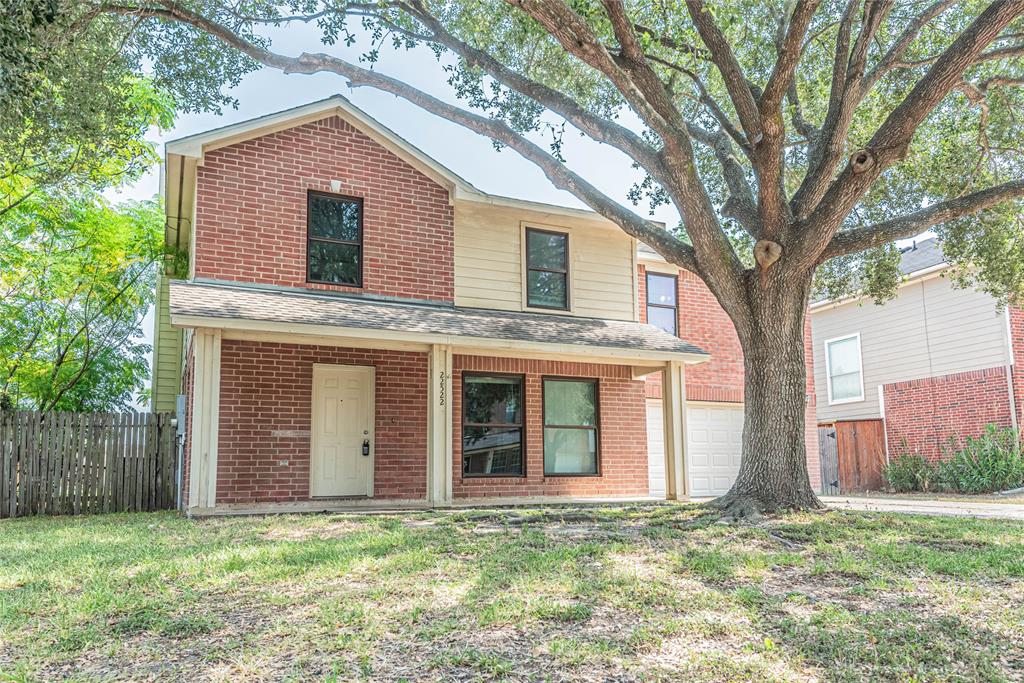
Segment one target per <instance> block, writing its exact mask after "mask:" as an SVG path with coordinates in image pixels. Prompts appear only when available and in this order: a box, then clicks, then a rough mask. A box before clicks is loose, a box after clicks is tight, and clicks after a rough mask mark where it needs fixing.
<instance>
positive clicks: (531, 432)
mask: <svg viewBox="0 0 1024 683" xmlns="http://www.w3.org/2000/svg"><path fill="white" fill-rule="evenodd" d="M464 370H472V371H489V372H502V373H516V374H524V375H526V382H525V388H526V451H527V452H526V476H525V477H507V478H506V477H500V478H499V477H488V478H463V476H462V423H461V415H462V372H463V371H464ZM453 375H454V376H453V379H452V395H453V401H452V416H453V423H454V424H453V431H452V434H453V439H452V442H453V451H454V453H453V456H454V457H453V458H452V482H453V493H454V495H455V497H456V498H470V497H477V496H630V495H646V494H647V414H646V408H645V403H644V383H643V382H641V381H634V380H633V379H632V373H631V370H630V368H629V367H626V366H619V365H601V364H589V363H565V362H558V361H542V360H519V359H514V358H491V357H484V356H461V355H456V356H455V358H454V368H453ZM544 375H558V376H569V377H588V378H597V379H598V381H599V384H598V392H599V397H600V398H599V400H600V408H601V411H600V415H599V425H598V427H599V430H600V431H599V437H598V438H599V448H600V452H599V469H600V473H601V474H600V476H587V477H545V476H544V448H543V444H544V437H543V426H542V425H543V416H542V414H541V394H542V388H541V377H542V376H544Z"/></svg>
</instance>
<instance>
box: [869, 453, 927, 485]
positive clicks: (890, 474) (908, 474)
mask: <svg viewBox="0 0 1024 683" xmlns="http://www.w3.org/2000/svg"><path fill="white" fill-rule="evenodd" d="M882 477H884V478H885V481H886V483H887V484H889V488H891V489H892V490H893V491H896V492H897V493H907V492H908V491H929V490H931V488H932V485H933V483H934V482H935V466H934V465H932V464H931V463H930V462H928V461H927V460H925V459H924V458H923V457H921V456H920V455H901V456H898V457H896V458H894V459H893V460H891V461H890V462H889V464H888V465H886V466H885V467H883V468H882Z"/></svg>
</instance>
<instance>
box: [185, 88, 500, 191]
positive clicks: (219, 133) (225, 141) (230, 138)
mask: <svg viewBox="0 0 1024 683" xmlns="http://www.w3.org/2000/svg"><path fill="white" fill-rule="evenodd" d="M330 116H339V117H341V118H342V119H344V120H345V121H347V122H348V123H350V124H351V125H352V126H353V127H355V128H357V129H358V130H359V131H361V132H362V133H364V134H365V135H367V136H368V137H370V138H371V139H372V140H373V141H374V142H376V143H377V144H379V145H381V146H382V147H384V148H385V149H387V150H388V151H390V152H392V153H393V154H395V155H396V156H398V157H399V158H400V159H402V160H403V161H405V162H406V163H408V164H409V165H410V166H412V167H414V168H415V169H417V170H418V171H420V172H422V173H423V174H424V175H426V176H427V177H429V178H431V179H432V180H434V181H435V182H437V183H438V184H440V185H442V186H444V187H447V188H448V189H449V190H451V191H459V192H461V193H465V194H468V195H475V194H483V193H481V192H480V190H478V189H476V188H475V187H473V185H472V183H470V182H469V181H468V180H466V179H465V178H463V177H461V176H460V175H458V174H457V173H455V172H454V171H452V170H451V169H450V168H448V167H446V166H443V165H442V164H440V163H438V162H437V161H436V160H434V159H433V158H431V157H430V156H428V155H427V154H426V153H424V152H423V151H422V150H420V149H419V148H417V147H415V146H414V145H413V144H412V143H410V142H409V141H407V140H405V139H403V138H402V137H401V136H399V135H398V134H397V133H395V132H394V131H392V130H391V129H390V128H388V127H387V126H385V125H383V124H382V123H380V122H378V121H377V120H376V119H374V118H373V117H371V116H370V115H369V114H367V113H366V112H364V111H363V110H362V109H360V108H359V107H357V106H355V105H354V104H352V102H351V101H349V99H348V98H347V97H344V96H342V95H332V96H331V97H327V98H325V99H322V100H317V101H315V102H310V103H308V104H303V105H300V106H297V107H292V108H291V109H284V110H282V111H278V112H274V113H272V114H266V115H264V116H257V117H256V118H254V119H248V120H246V121H240V122H238V123H232V124H230V125H227V126H221V127H220V128H214V129H212V130H208V131H204V132H202V133H196V134H194V135H189V136H186V137H183V138H178V139H176V140H171V141H169V142H168V143H167V145H166V151H167V154H168V155H171V154H177V155H180V156H186V157H192V158H195V159H199V160H200V163H201V160H202V158H203V155H204V154H205V153H206V152H209V151H211V150H215V149H219V148H221V147H227V146H229V145H234V144H237V143H239V142H243V141H245V140H252V139H254V138H258V137H262V136H264V135H269V134H271V133H276V132H278V131H282V130H287V129H288V128H294V127H296V126H301V125H303V124H305V123H311V122H313V121H320V120H322V119H325V118H328V117H330Z"/></svg>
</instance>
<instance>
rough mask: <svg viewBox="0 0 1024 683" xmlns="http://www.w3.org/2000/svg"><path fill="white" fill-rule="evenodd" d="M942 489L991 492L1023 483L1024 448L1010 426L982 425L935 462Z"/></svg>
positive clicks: (1018, 435)
mask: <svg viewBox="0 0 1024 683" xmlns="http://www.w3.org/2000/svg"><path fill="white" fill-rule="evenodd" d="M937 474H938V478H939V480H940V481H941V482H942V485H943V487H944V488H946V489H948V490H950V491H955V492H957V493H992V492H993V491H1005V490H1007V489H1013V488H1017V487H1019V486H1024V450H1022V448H1021V441H1020V434H1019V433H1018V432H1017V431H1016V430H1014V429H1000V428H999V427H997V426H996V425H992V424H990V425H986V426H985V433H984V434H982V435H981V436H979V437H970V436H969V437H967V438H966V439H964V445H963V447H961V448H959V449H958V450H956V451H955V452H954V453H953V455H952V456H951V457H950V458H949V459H948V460H945V461H944V462H941V463H939V466H938V472H937Z"/></svg>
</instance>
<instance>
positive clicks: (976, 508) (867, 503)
mask: <svg viewBox="0 0 1024 683" xmlns="http://www.w3.org/2000/svg"><path fill="white" fill-rule="evenodd" d="M821 501H822V502H823V503H825V504H826V505H828V506H829V507H833V508H839V509H843V510H865V511H868V512H905V513H908V514H914V515H943V516H946V517H984V518H991V519H1014V520H1020V521H1024V498H1010V499H1007V501H1006V502H1005V503H1003V502H990V501H977V502H975V501H964V500H942V499H938V500H929V499H927V498H896V497H892V496H884V497H879V498H868V497H862V496H822V497H821Z"/></svg>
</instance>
